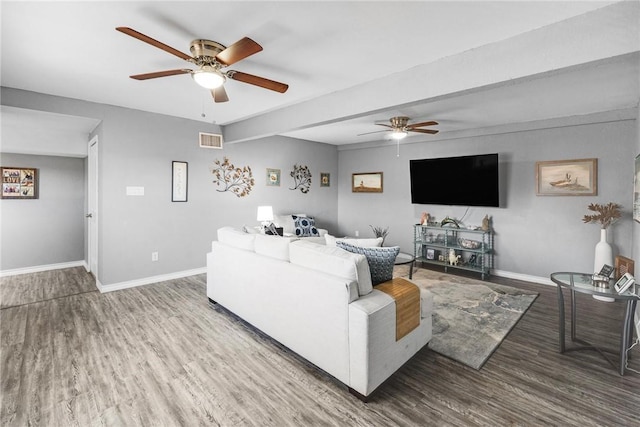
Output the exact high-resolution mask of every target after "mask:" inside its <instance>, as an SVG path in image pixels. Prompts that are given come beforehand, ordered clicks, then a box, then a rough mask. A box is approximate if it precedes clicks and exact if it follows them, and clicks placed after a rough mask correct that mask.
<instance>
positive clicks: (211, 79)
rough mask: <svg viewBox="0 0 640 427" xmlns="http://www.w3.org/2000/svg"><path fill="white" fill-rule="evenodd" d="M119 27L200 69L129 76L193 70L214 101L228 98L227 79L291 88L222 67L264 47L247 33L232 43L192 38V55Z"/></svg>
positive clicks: (182, 70) (182, 71) (149, 75)
mask: <svg viewBox="0 0 640 427" xmlns="http://www.w3.org/2000/svg"><path fill="white" fill-rule="evenodd" d="M116 30H118V31H120V32H121V33H124V34H127V35H129V36H131V37H133V38H136V39H138V40H141V41H143V42H145V43H148V44H150V45H151V46H155V47H157V48H159V49H162V50H164V51H165V52H168V53H170V54H172V55H175V56H177V57H178V58H180V59H183V60H185V61H187V62H190V63H192V64H194V65H196V66H198V69H197V70H190V69H188V68H180V69H175V70H165V71H156V72H153V73H146V74H136V75H133V76H130V77H131V78H132V79H135V80H148V79H155V78H158V77H168V76H175V75H178V74H191V77H193V80H195V82H196V83H198V84H199V85H200V86H202V87H204V88H207V89H210V90H211V95H212V96H213V100H214V101H215V102H227V101H229V97H228V96H227V92H226V90H225V89H224V86H223V85H224V82H225V81H226V80H227V79H231V80H237V81H239V82H242V83H248V84H250V85H254V86H259V87H262V88H265V89H269V90H273V91H276V92H280V93H284V92H286V91H287V89H289V85H287V84H284V83H280V82H276V81H274V80H269V79H265V78H264V77H259V76H254V75H252V74H247V73H243V72H240V71H235V70H228V71H223V68H226V67H228V66H229V65H232V64H235V63H236V62H238V61H240V60H242V59H245V58H246V57H248V56H251V55H253V54H254V53H258V52H260V51H261V50H262V46H260V45H259V44H258V43H256V42H255V41H253V40H251V39H250V38H249V37H244V38H243V39H241V40H239V41H237V42H235V43H234V44H232V45H231V46H229V47H226V46H224V45H222V44H220V43H218V42H214V41H211V40H204V39H197V40H193V41H192V42H191V45H190V47H189V51H190V52H191V56H189V55H187V54H185V53H182V52H180V51H179V50H177V49H174V48H172V47H171V46H168V45H166V44H164V43H162V42H159V41H158V40H155V39H153V38H151V37H149V36H146V35H144V34H142V33H140V32H138V31H136V30H134V29H131V28H129V27H117V28H116Z"/></svg>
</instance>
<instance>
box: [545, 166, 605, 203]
mask: <svg viewBox="0 0 640 427" xmlns="http://www.w3.org/2000/svg"><path fill="white" fill-rule="evenodd" d="M597 194H598V159H577V160H553V161H544V162H536V195H538V196H595V195H597Z"/></svg>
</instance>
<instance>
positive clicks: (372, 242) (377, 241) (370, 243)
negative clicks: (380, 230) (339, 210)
mask: <svg viewBox="0 0 640 427" xmlns="http://www.w3.org/2000/svg"><path fill="white" fill-rule="evenodd" d="M324 240H325V243H326V244H327V246H335V245H336V242H338V241H340V242H344V243H348V244H350V245H354V246H362V247H364V248H370V247H380V246H382V237H376V238H374V239H350V238H348V237H336V236H332V235H330V234H325V235H324Z"/></svg>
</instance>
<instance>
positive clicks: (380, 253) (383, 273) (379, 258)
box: [336, 241, 400, 286]
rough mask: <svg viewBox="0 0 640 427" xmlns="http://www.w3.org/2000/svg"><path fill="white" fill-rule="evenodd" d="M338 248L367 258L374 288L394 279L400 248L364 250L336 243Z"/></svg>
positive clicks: (343, 243)
mask: <svg viewBox="0 0 640 427" xmlns="http://www.w3.org/2000/svg"><path fill="white" fill-rule="evenodd" d="M336 246H337V247H339V248H342V249H344V250H346V251H349V252H353V253H356V254H362V255H364V256H365V257H366V258H367V261H368V263H369V271H370V272H371V282H372V283H373V286H375V285H377V284H379V283H383V282H386V281H387V280H391V279H392V278H393V264H394V262H395V260H396V257H397V256H398V253H399V252H400V246H391V247H383V248H363V247H361V246H354V245H350V244H348V243H345V242H339V241H338V242H336Z"/></svg>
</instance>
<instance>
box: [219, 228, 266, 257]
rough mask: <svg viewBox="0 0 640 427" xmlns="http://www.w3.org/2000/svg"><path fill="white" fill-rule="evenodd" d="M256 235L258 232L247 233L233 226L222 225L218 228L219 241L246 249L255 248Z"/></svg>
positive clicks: (252, 249) (251, 249)
mask: <svg viewBox="0 0 640 427" xmlns="http://www.w3.org/2000/svg"><path fill="white" fill-rule="evenodd" d="M256 236H257V234H249V233H245V232H244V231H242V230H239V229H237V228H233V227H222V228H219V229H218V242H220V243H224V244H226V245H229V246H233V247H234V248H238V249H244V250H246V251H254V250H255V239H256Z"/></svg>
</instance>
